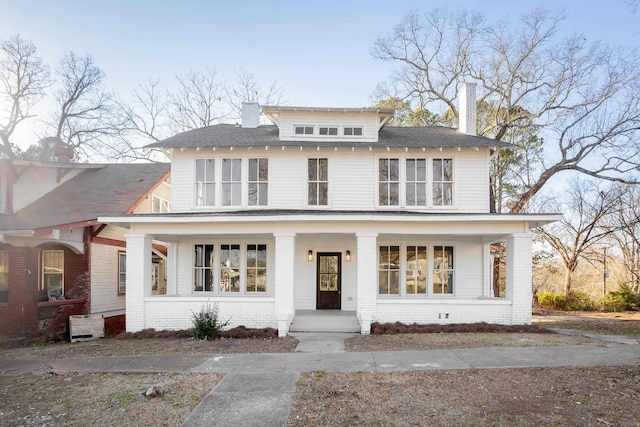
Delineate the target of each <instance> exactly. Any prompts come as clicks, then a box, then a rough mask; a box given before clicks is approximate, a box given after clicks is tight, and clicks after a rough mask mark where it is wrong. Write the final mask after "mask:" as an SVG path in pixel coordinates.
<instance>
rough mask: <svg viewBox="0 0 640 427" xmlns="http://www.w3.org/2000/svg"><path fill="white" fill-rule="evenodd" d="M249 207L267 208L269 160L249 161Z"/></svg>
mask: <svg viewBox="0 0 640 427" xmlns="http://www.w3.org/2000/svg"><path fill="white" fill-rule="evenodd" d="M248 193H249V196H248V197H249V206H266V205H267V204H268V200H269V199H268V194H269V160H268V159H265V158H262V159H249V191H248Z"/></svg>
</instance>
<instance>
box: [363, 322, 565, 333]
mask: <svg viewBox="0 0 640 427" xmlns="http://www.w3.org/2000/svg"><path fill="white" fill-rule="evenodd" d="M452 332H461V333H465V332H467V333H468V332H513V333H529V334H553V333H555V332H553V331H551V330H549V329H545V328H542V327H540V326H538V325H495V324H491V323H485V322H482V323H459V324H452V325H433V324H431V325H418V324H417V323H413V324H411V325H407V324H404V323H400V322H396V323H378V322H375V323H372V324H371V333H372V334H373V335H396V334H437V333H452Z"/></svg>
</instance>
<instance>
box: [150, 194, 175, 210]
mask: <svg viewBox="0 0 640 427" xmlns="http://www.w3.org/2000/svg"><path fill="white" fill-rule="evenodd" d="M169 211H171V202H169V201H168V200H165V199H163V198H162V197H159V196H156V195H155V194H153V195H152V196H151V213H167V212H169Z"/></svg>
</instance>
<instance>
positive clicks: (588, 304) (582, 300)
mask: <svg viewBox="0 0 640 427" xmlns="http://www.w3.org/2000/svg"><path fill="white" fill-rule="evenodd" d="M595 308H596V302H595V301H593V299H591V297H590V296H589V295H587V294H586V293H584V292H580V291H573V292H571V293H570V294H569V299H568V300H567V310H570V311H586V310H593V309H595Z"/></svg>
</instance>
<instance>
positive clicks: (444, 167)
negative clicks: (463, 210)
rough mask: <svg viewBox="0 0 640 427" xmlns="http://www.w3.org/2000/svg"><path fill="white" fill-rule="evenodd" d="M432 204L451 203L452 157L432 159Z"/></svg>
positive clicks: (442, 204)
mask: <svg viewBox="0 0 640 427" xmlns="http://www.w3.org/2000/svg"><path fill="white" fill-rule="evenodd" d="M433 204H434V206H451V205H453V159H433Z"/></svg>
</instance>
